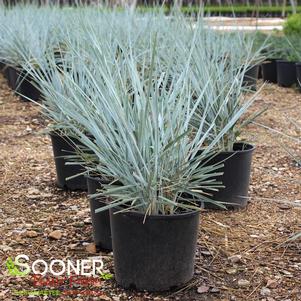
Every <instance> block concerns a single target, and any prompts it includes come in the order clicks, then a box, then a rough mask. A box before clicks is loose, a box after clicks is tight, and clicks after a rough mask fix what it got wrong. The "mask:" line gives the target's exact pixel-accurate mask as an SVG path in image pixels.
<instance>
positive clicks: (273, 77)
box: [261, 59, 277, 84]
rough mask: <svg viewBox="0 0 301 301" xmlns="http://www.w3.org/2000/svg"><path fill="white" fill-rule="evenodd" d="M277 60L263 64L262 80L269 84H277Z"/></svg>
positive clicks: (269, 60)
mask: <svg viewBox="0 0 301 301" xmlns="http://www.w3.org/2000/svg"><path fill="white" fill-rule="evenodd" d="M276 61H277V60H276V59H268V60H266V61H265V62H263V63H262V65H261V68H262V78H263V80H264V81H265V82H268V83H274V84H276V83H277V62H276Z"/></svg>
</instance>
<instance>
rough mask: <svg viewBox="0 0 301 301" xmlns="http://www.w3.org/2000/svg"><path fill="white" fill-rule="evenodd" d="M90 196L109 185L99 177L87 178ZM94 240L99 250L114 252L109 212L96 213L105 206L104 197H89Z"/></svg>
mask: <svg viewBox="0 0 301 301" xmlns="http://www.w3.org/2000/svg"><path fill="white" fill-rule="evenodd" d="M86 178H87V186H88V194H89V195H91V194H95V193H96V192H97V190H99V189H101V187H102V184H108V182H105V181H104V179H101V178H99V177H93V176H87V177H86ZM89 202H90V210H91V220H92V228H93V239H94V243H95V246H96V248H97V249H99V250H105V251H112V237H111V226H110V214H109V211H108V210H106V211H103V212H99V213H95V210H96V209H98V208H100V207H103V206H104V205H105V202H104V197H97V198H92V197H89Z"/></svg>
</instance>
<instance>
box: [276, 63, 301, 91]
mask: <svg viewBox="0 0 301 301" xmlns="http://www.w3.org/2000/svg"><path fill="white" fill-rule="evenodd" d="M277 83H278V85H279V86H280V87H291V86H292V85H294V84H296V83H297V76H296V64H295V62H288V61H284V60H277Z"/></svg>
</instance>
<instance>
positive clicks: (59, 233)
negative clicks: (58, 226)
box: [49, 230, 63, 240]
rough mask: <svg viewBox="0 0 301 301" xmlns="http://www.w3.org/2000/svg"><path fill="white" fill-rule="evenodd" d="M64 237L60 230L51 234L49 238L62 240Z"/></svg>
mask: <svg viewBox="0 0 301 301" xmlns="http://www.w3.org/2000/svg"><path fill="white" fill-rule="evenodd" d="M62 236H63V234H62V232H61V231H60V230H55V231H52V232H50V233H49V237H50V238H52V239H56V240H58V239H61V238H62Z"/></svg>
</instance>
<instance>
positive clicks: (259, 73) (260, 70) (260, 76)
mask: <svg viewBox="0 0 301 301" xmlns="http://www.w3.org/2000/svg"><path fill="white" fill-rule="evenodd" d="M257 78H258V79H261V78H262V66H261V65H258V77H257Z"/></svg>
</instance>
